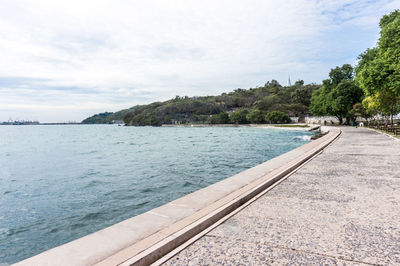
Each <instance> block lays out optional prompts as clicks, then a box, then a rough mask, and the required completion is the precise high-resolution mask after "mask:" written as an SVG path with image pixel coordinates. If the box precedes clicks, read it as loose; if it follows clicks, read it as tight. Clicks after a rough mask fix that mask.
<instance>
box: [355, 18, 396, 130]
mask: <svg viewBox="0 0 400 266" xmlns="http://www.w3.org/2000/svg"><path fill="white" fill-rule="evenodd" d="M379 26H380V28H381V31H380V38H379V42H378V46H377V47H375V48H372V49H367V50H366V51H365V52H364V53H362V54H361V55H360V56H359V57H358V59H359V61H358V64H357V67H356V68H355V71H356V82H357V84H358V85H359V86H360V87H361V88H362V89H363V90H364V92H365V94H366V95H367V96H368V97H369V96H371V98H370V102H371V101H373V102H375V103H377V104H373V105H372V106H375V107H378V108H379V111H380V112H382V113H384V114H386V115H389V116H390V118H391V122H392V123H393V114H395V113H396V112H398V105H399V103H400V45H399V44H400V11H399V10H395V11H393V12H391V13H390V14H388V15H385V16H383V17H382V18H381V20H380V23H379Z"/></svg>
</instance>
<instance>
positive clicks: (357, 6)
mask: <svg viewBox="0 0 400 266" xmlns="http://www.w3.org/2000/svg"><path fill="white" fill-rule="evenodd" d="M399 8H400V1H399V0H397V1H393V0H382V1H374V0H369V1H353V0H336V1H332V0H285V1H282V0H268V1H266V0H229V1H228V0H168V1H165V0H146V1H142V0H141V1H139V0H131V1H126V0H112V1H111V0H110V1H108V0H84V1H82V0H79V1H75V0H57V1H54V0H0V121H7V120H9V119H13V120H15V119H18V120H39V121H40V122H68V121H78V122H79V121H81V120H82V119H84V118H86V117H88V116H91V115H93V114H95V113H99V112H104V111H118V110H121V109H124V108H129V107H132V106H134V105H136V104H147V103H151V102H154V101H161V100H167V99H170V98H173V97H175V96H176V95H180V96H205V95H218V94H220V93H222V92H229V91H232V90H234V89H236V88H243V89H247V88H251V87H257V86H262V85H264V84H265V83H266V82H267V81H269V80H272V79H276V80H278V81H279V82H280V83H281V84H282V85H286V83H287V80H288V76H289V75H290V78H291V80H292V82H294V81H296V80H298V79H302V80H304V81H305V83H321V82H322V80H323V79H325V78H327V76H328V73H329V70H330V69H331V68H334V67H335V66H338V65H342V64H345V63H350V64H353V65H354V64H356V63H357V56H358V55H359V54H360V53H362V52H363V51H364V50H365V49H367V48H369V47H373V46H375V45H376V42H377V40H378V37H379V27H378V23H379V19H380V18H381V17H382V15H384V14H387V13H389V12H391V11H393V10H394V9H399Z"/></svg>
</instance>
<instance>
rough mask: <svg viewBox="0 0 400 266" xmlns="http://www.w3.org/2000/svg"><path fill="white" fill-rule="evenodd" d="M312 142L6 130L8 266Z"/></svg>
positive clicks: (81, 129)
mask: <svg viewBox="0 0 400 266" xmlns="http://www.w3.org/2000/svg"><path fill="white" fill-rule="evenodd" d="M307 136H311V133H309V132H302V131H300V132H299V131H289V130H287V131H286V130H276V129H260V128H246V127H238V128H237V127H228V128H221V127H205V128H190V127H173V128H165V127H158V128H155V127H118V126H114V125H78V126H77V125H75V126H68V125H66V126H0V264H1V263H14V262H17V261H20V260H22V259H25V258H27V257H30V256H33V255H35V254H38V253H40V252H43V251H45V250H47V249H49V248H52V247H55V246H58V245H61V244H63V243H66V242H68V241H71V240H73V239H76V238H79V237H82V236H84V235H87V234H89V233H92V232H94V231H97V230H100V229H102V228H104V227H107V226H110V225H112V224H115V223H117V222H120V221H122V220H124V219H127V218H130V217H132V216H135V215H138V214H140V213H143V212H145V211H148V210H150V209H152V208H155V207H157V206H160V205H162V204H164V203H167V202H169V201H171V200H173V199H176V198H178V197H181V196H184V195H186V194H188V193H191V192H193V191H195V190H198V189H200V188H203V187H206V186H208V185H210V184H213V183H215V182H217V181H219V180H222V179H224V178H227V177H229V176H232V175H234V174H236V173H238V172H241V171H243V170H245V169H248V168H250V167H252V166H255V165H257V164H259V163H262V162H264V161H266V160H269V159H271V158H273V157H276V156H278V155H280V154H282V153H285V152H287V151H290V150H292V149H294V148H296V147H298V146H301V145H303V144H305V143H307V142H309V140H308V137H307Z"/></svg>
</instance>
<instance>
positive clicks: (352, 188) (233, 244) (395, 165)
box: [166, 127, 400, 265]
mask: <svg viewBox="0 0 400 266" xmlns="http://www.w3.org/2000/svg"><path fill="white" fill-rule="evenodd" d="M342 130H343V134H342V136H341V137H340V138H339V139H338V140H337V141H336V142H334V143H333V144H332V145H331V146H329V147H328V148H326V149H325V150H324V151H323V152H322V153H321V154H320V155H318V156H317V157H315V158H314V159H313V160H312V161H310V162H309V163H308V164H306V165H305V166H304V167H302V168H301V169H300V170H299V171H297V172H296V173H295V174H294V175H292V176H290V177H289V178H288V179H286V180H285V181H284V182H282V183H281V184H280V185H278V186H277V187H275V188H274V189H272V190H271V191H269V192H268V193H267V194H265V195H264V196H262V197H261V198H259V199H258V200H257V201H255V202H253V203H252V204H251V205H249V206H248V207H246V208H244V209H243V210H242V211H240V212H239V213H237V214H236V215H234V216H233V217H231V218H230V219H228V220H227V221H225V222H224V223H223V224H221V225H220V226H218V227H216V228H215V229H214V230H212V231H210V232H209V233H208V234H206V235H205V236H203V237H202V238H200V239H199V240H198V241H196V242H194V243H193V244H192V245H190V246H189V247H187V248H186V249H184V250H182V251H181V252H180V253H178V254H177V255H176V256H174V257H173V258H171V259H170V260H169V261H167V262H166V264H167V265H220V264H225V265H266V264H267V265H270V264H277V265H282V264H291V265H292V264H303V265H304V264H307V265H309V264H313V265H315V264H325V265H332V264H339V265H344V264H345V265H365V264H367V265H368V264H381V265H400V142H398V141H395V140H393V139H391V138H389V137H387V136H383V135H381V134H379V133H376V132H374V131H370V130H368V129H356V128H346V127H344V128H342Z"/></svg>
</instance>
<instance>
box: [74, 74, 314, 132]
mask: <svg viewBox="0 0 400 266" xmlns="http://www.w3.org/2000/svg"><path fill="white" fill-rule="evenodd" d="M318 88H320V85H316V84H308V85H304V82H303V81H302V80H299V81H297V82H296V83H295V84H294V85H293V86H285V87H283V86H281V85H280V84H279V83H278V82H277V81H276V80H272V81H270V82H267V83H266V84H265V85H264V86H262V87H257V88H250V89H236V90H234V91H233V92H229V93H222V94H221V95H218V96H203V97H187V96H185V97H179V96H176V97H175V98H174V99H171V100H168V101H164V102H154V103H151V104H147V105H137V106H134V107H132V108H129V109H125V110H121V111H118V112H115V113H112V112H105V113H100V114H96V115H94V116H91V117H89V118H86V119H85V120H83V121H82V123H85V124H103V123H112V122H113V121H115V120H123V121H124V123H125V124H126V125H133V126H146V125H151V126H160V125H162V124H185V123H209V124H226V123H241V124H242V123H265V122H271V123H279V122H287V121H288V120H287V117H288V116H299V117H302V116H305V115H308V114H309V105H310V99H311V95H312V93H313V91H315V90H316V89H318ZM273 111H279V112H275V113H272V114H270V115H269V116H267V114H269V113H271V112H273ZM282 113H284V114H282ZM271 117H272V118H271ZM267 119H268V120H267ZM280 119H282V121H280Z"/></svg>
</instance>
